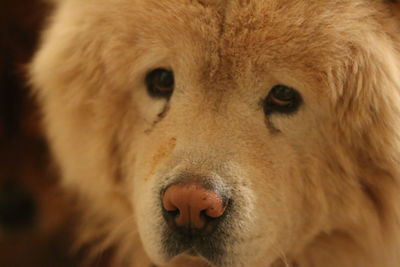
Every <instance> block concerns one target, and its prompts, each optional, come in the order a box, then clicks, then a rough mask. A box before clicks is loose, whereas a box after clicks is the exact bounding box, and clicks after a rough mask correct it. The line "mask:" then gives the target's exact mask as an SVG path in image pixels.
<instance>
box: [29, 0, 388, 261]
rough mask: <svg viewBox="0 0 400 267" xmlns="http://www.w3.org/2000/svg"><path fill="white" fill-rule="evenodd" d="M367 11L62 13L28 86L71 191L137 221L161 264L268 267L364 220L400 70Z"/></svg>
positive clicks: (342, 7) (236, 8) (75, 7)
mask: <svg viewBox="0 0 400 267" xmlns="http://www.w3.org/2000/svg"><path fill="white" fill-rule="evenodd" d="M372 2H373V1H361V0H358V1H354V0H351V1H350V0H349V1H346V0H344V1H319V0H318V1H310V0H307V1H274V0H271V1H188V0H181V1H175V0H174V1H173V0H171V1H150V0H149V1H142V0H140V1H134V0H119V1H105V0H104V1H85V3H82V1H74V0H69V1H63V2H62V3H61V4H60V8H59V12H58V14H57V15H56V19H55V21H56V23H54V26H53V27H52V29H50V31H49V33H48V35H47V39H45V45H44V47H43V48H42V52H41V53H39V56H38V57H37V59H36V61H35V64H34V67H33V74H34V75H33V76H34V81H35V83H36V85H37V86H38V87H40V88H41V90H40V92H39V93H40V96H41V99H42V102H43V103H44V110H45V116H46V123H47V126H48V130H49V136H50V138H51V140H52V141H53V147H54V151H55V155H56V157H57V159H58V160H59V162H60V164H61V167H62V168H63V171H64V173H65V179H66V181H67V183H69V184H72V185H73V186H75V187H79V188H80V189H81V191H82V192H83V193H85V194H88V195H91V196H93V197H96V198H97V199H102V198H108V197H109V196H110V195H113V197H115V194H116V195H118V197H117V198H118V199H122V200H118V201H119V202H124V203H125V204H126V205H127V206H129V207H132V210H133V214H134V217H135V218H136V224H137V227H138V231H139V235H140V238H141V241H142V243H143V246H144V248H145V250H146V252H147V254H148V255H149V257H150V258H151V260H152V261H153V262H155V263H156V264H165V263H167V262H169V261H170V260H171V259H173V258H174V257H176V256H179V255H181V254H183V253H186V254H190V255H194V256H198V257H201V258H202V259H203V260H204V261H205V262H209V263H211V264H215V265H218V266H268V264H271V263H272V262H274V261H275V260H277V259H279V258H281V256H283V255H285V256H292V255H296V254H298V253H300V251H301V250H302V249H303V248H304V247H305V246H306V244H308V243H309V242H311V241H312V240H314V239H315V237H316V236H317V235H319V234H321V233H322V232H329V231H333V230H335V229H336V227H341V226H342V225H346V224H349V223H350V222H349V221H352V220H354V221H356V220H357V219H355V218H358V217H361V216H363V215H362V214H364V213H363V212H364V211H357V212H354V208H355V207H358V206H357V205H360V203H362V202H363V201H367V199H368V196H365V195H366V194H365V191H363V189H362V188H361V186H360V184H359V181H357V179H356V178H359V177H357V175H358V171H359V168H360V165H359V162H358V161H359V159H361V160H368V159H369V156H366V155H365V158H363V157H362V156H360V153H362V151H361V148H360V147H362V145H361V144H364V145H367V146H368V145H371V144H365V142H364V138H366V137H365V136H364V135H365V134H366V133H367V132H368V131H370V130H371V128H370V127H372V126H371V125H372V124H371V122H370V117H371V116H374V115H376V116H378V115H377V114H380V112H382V114H383V112H384V111H383V110H379V109H380V108H381V107H377V105H378V104H376V103H371V101H373V100H372V99H373V97H375V96H373V92H371V91H367V90H369V89H370V87H371V88H372V87H373V86H374V85H375V82H376V80H373V81H371V84H369V82H370V81H369V79H371V77H370V75H372V74H373V73H374V71H375V67H377V68H378V66H379V68H381V67H382V66H381V64H382V62H381V61H379V60H382V61H386V62H394V60H395V59H393V53H392V54H391V53H390V51H391V49H392V48H391V43H390V42H391V40H390V36H388V35H385V34H384V33H382V31H383V27H384V26H383V24H382V22H380V21H378V20H377V19H376V17H380V18H382V19H387V20H388V21H389V16H390V15H389V13H390V12H389V10H390V8H389V6H388V5H386V4H385V3H383V1H382V2H379V1H375V2H374V3H372ZM385 16H386V17H387V18H386V17H385ZM385 25H386V24H385ZM385 27H386V26H385ZM388 27H390V26H388ZM366 44H367V45H366ZM377 47H379V48H381V50H380V49H376V48H377ZM382 50H385V51H389V52H387V53H386V52H382ZM366 55H368V56H367V57H366ZM379 57H380V59H379V60H378V58H379ZM374 60H375V61H374ZM50 70H51V72H53V75H51V77H49V76H50V75H49V73H50ZM383 72H385V73H387V75H389V76H390V75H392V74H393V73H391V72H392V71H391V70H390V69H385V70H383ZM377 75H378V76H376V79H377V80H379V79H380V78H379V75H380V74H379V73H378V74H377ZM379 81H380V80H379ZM380 82H383V81H380ZM372 83H374V85H372ZM42 88H44V89H42ZM363 90H365V91H363ZM371 90H372V89H371ZM391 94H392V93H391V92H389V93H388V96H387V97H388V99H391ZM370 100H371V101H370ZM388 101H389V100H388ZM390 101H391V100H390ZM372 104H374V106H372ZM60 105H62V107H63V108H62V110H60ZM371 108H374V109H376V110H372V111H371ZM371 114H372V115H371ZM371 134H373V133H371ZM359 144H360V147H359ZM371 146H372V145H371ZM370 149H371V150H374V149H375V147H373V148H370ZM82 162H85V164H82ZM106 195H107V197H105V196H106ZM110 198H111V197H110ZM106 200H107V199H102V200H99V201H104V202H105V203H106ZM109 201H112V200H111V199H110V200H109ZM202 201H203V202H202ZM204 201H205V202H204ZM120 210H122V208H121V209H120ZM120 210H119V211H118V212H120V213H121V211H120ZM128 210H129V208H128ZM351 210H353V211H352V214H353V215H352V218H351V219H349V212H350V211H351ZM106 213H111V215H112V211H111V212H110V211H109V210H107V211H106ZM129 214H130V213H129ZM130 227H131V229H129V227H128V230H127V231H133V228H134V227H136V226H135V225H134V224H132V225H130Z"/></svg>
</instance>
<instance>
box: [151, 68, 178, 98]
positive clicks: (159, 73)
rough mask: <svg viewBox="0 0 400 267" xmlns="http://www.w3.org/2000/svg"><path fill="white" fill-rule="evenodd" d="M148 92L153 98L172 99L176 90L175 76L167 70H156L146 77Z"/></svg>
mask: <svg viewBox="0 0 400 267" xmlns="http://www.w3.org/2000/svg"><path fill="white" fill-rule="evenodd" d="M146 86H147V92H148V93H149V95H150V96H151V97H155V98H170V97H171V95H172V92H173V90H174V74H173V72H172V71H170V70H167V69H155V70H152V71H150V72H149V73H148V74H147V75H146Z"/></svg>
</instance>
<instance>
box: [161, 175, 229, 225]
mask: <svg viewBox="0 0 400 267" xmlns="http://www.w3.org/2000/svg"><path fill="white" fill-rule="evenodd" d="M162 203H163V207H164V209H165V210H167V211H177V213H178V214H177V216H176V217H175V219H174V220H175V221H174V222H175V224H176V225H177V226H178V227H189V228H197V229H203V228H204V226H205V225H206V221H207V217H209V218H218V217H221V216H222V215H223V214H224V211H225V204H224V201H223V199H222V197H221V196H219V195H218V194H217V193H216V192H214V191H211V190H209V189H206V188H204V187H203V186H201V185H200V184H197V183H191V184H174V185H171V186H170V187H168V188H167V190H166V191H165V193H164V195H163V197H162Z"/></svg>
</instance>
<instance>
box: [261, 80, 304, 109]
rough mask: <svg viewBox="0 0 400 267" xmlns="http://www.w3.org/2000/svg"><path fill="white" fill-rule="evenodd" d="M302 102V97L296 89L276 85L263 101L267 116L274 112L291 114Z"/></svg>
mask: <svg viewBox="0 0 400 267" xmlns="http://www.w3.org/2000/svg"><path fill="white" fill-rule="evenodd" d="M301 102H302V99H301V95H300V94H299V93H298V92H297V91H296V90H295V89H293V88H291V87H288V86H285V85H276V86H274V87H273V88H272V89H271V90H270V92H269V94H268V96H267V97H266V98H265V99H264V100H263V108H264V113H265V114H266V115H269V114H271V113H274V112H276V113H286V114H290V113H293V112H295V111H296V110H297V109H298V108H299V106H300V104H301Z"/></svg>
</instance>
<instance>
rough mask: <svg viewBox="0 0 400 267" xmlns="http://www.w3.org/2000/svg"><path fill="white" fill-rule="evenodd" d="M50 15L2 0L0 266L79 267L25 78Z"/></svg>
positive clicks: (69, 210) (31, 3) (69, 208)
mask: <svg viewBox="0 0 400 267" xmlns="http://www.w3.org/2000/svg"><path fill="white" fill-rule="evenodd" d="M49 11H50V7H48V6H47V5H45V4H44V3H43V2H41V1H39V0H0V34H1V35H0V38H1V39H0V51H1V54H0V266H1V267H33V266H35V267H36V266H38V267H39V266H40V267H46V266H51V267H53V266H54V267H63V266H69V267H71V266H79V264H78V260H77V258H78V257H77V256H76V255H73V253H72V252H71V250H70V243H71V241H72V238H71V237H72V236H73V235H72V233H73V225H74V218H75V217H76V216H75V212H74V205H73V202H72V201H71V200H68V198H67V197H66V194H65V192H63V191H62V190H61V189H60V188H59V186H58V178H57V171H56V168H54V167H53V166H52V164H51V157H50V155H49V152H48V149H47V145H46V142H45V140H44V138H43V134H42V131H41V129H40V123H39V113H38V110H37V107H36V106H35V104H34V101H33V98H32V97H31V96H30V92H29V88H28V86H27V83H26V79H25V69H26V64H27V63H28V62H29V61H30V59H31V57H32V54H33V52H34V50H35V48H36V46H37V44H38V36H39V34H38V33H39V31H40V29H41V28H42V25H43V23H44V18H45V17H46V15H47V14H48V13H49ZM97 266H100V263H99V264H98V265H97Z"/></svg>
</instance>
